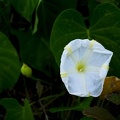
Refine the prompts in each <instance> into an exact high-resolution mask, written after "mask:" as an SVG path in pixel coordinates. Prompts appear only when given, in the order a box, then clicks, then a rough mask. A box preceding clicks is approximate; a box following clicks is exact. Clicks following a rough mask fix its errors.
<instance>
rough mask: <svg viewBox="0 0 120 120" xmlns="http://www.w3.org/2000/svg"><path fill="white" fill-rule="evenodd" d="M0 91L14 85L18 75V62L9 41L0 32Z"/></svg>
mask: <svg viewBox="0 0 120 120" xmlns="http://www.w3.org/2000/svg"><path fill="white" fill-rule="evenodd" d="M0 68H1V69H0V91H1V90H2V89H8V88H11V87H13V86H14V85H15V83H16V81H17V80H18V77H19V74H20V61H19V58H18V55H17V52H16V50H15V48H14V47H13V45H12V44H11V43H10V41H9V39H8V38H7V37H6V36H5V35H4V34H3V33H1V32H0Z"/></svg>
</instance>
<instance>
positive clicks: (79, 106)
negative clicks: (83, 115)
mask: <svg viewBox="0 0 120 120" xmlns="http://www.w3.org/2000/svg"><path fill="white" fill-rule="evenodd" d="M91 101H92V97H88V98H84V99H83V101H82V102H80V103H79V104H77V105H75V106H71V107H59V108H58V107H57V108H50V112H52V113H55V112H61V111H68V110H77V111H83V110H84V109H86V108H88V107H89V106H90V103H91Z"/></svg>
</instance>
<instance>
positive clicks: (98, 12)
mask: <svg viewBox="0 0 120 120" xmlns="http://www.w3.org/2000/svg"><path fill="white" fill-rule="evenodd" d="M119 11H120V10H119V8H117V7H116V6H115V5H113V4H110V3H103V4H99V5H97V6H96V7H95V9H94V10H93V12H92V14H91V16H90V25H91V26H93V25H95V24H96V23H97V22H98V21H100V20H105V19H106V18H103V17H106V16H109V14H111V13H112V14H114V13H116V12H119ZM104 22H105V23H107V22H108V23H109V22H114V20H112V19H111V20H110V19H109V20H108V21H107V20H105V21H104ZM108 23H107V24H108ZM97 24H98V25H101V26H103V25H102V24H99V23H97ZM109 25H110V24H109Z"/></svg>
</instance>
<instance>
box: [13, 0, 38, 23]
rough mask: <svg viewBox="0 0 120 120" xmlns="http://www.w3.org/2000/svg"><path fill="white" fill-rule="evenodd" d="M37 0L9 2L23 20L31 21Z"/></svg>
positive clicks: (14, 0)
mask: <svg viewBox="0 0 120 120" xmlns="http://www.w3.org/2000/svg"><path fill="white" fill-rule="evenodd" d="M38 1H39V0H17V1H16V0H11V3H12V5H13V7H14V8H15V9H16V11H17V12H19V13H20V14H21V15H22V16H23V17H24V18H25V19H27V20H28V21H31V19H32V14H33V11H34V10H35V7H36V5H37V3H38Z"/></svg>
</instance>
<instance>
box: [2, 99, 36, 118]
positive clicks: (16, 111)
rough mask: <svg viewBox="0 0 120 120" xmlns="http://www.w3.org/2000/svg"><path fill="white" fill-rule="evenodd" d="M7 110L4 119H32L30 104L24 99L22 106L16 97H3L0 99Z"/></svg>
mask: <svg viewBox="0 0 120 120" xmlns="http://www.w3.org/2000/svg"><path fill="white" fill-rule="evenodd" d="M0 105H3V106H4V107H5V109H6V111H7V113H6V117H5V120H34V118H33V114H32V110H31V108H30V104H29V102H28V100H27V99H25V100H24V106H22V105H20V104H19V102H18V101H17V100H16V99H13V98H4V99H1V100H0Z"/></svg>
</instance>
